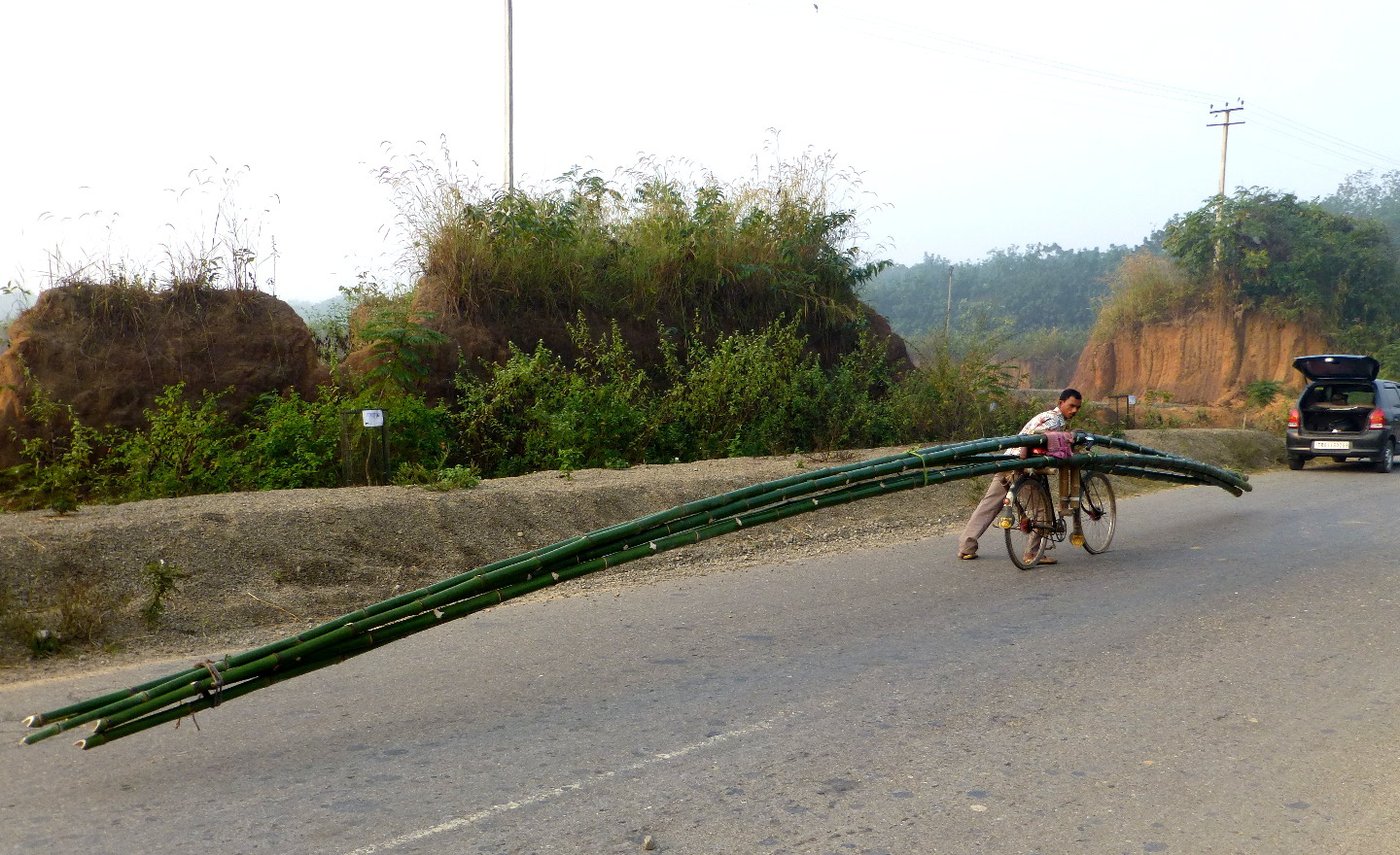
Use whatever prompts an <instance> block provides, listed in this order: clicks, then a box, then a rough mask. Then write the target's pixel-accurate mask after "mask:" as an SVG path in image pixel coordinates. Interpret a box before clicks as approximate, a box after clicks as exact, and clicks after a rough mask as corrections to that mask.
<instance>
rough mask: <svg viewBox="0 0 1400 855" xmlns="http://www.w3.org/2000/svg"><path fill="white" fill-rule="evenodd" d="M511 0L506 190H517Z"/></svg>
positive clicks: (509, 13) (508, 1)
mask: <svg viewBox="0 0 1400 855" xmlns="http://www.w3.org/2000/svg"><path fill="white" fill-rule="evenodd" d="M514 23H515V16H514V14H513V13H512V10H511V0H506V192H507V193H514V192H515V63H514V61H513V59H512V57H511V51H512V49H513V45H514V41H515V34H514V32H513V31H514Z"/></svg>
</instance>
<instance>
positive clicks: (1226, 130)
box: [1206, 100, 1244, 197]
mask: <svg viewBox="0 0 1400 855" xmlns="http://www.w3.org/2000/svg"><path fill="white" fill-rule="evenodd" d="M1210 107H1211V109H1210V114H1211V115H1212V116H1218V115H1220V114H1221V113H1224V114H1225V119H1224V120H1223V121H1219V122H1211V123H1209V124H1207V125H1206V127H1208V128H1219V129H1220V195H1221V196H1222V197H1223V196H1224V195H1225V156H1226V155H1227V154H1229V151H1230V127H1231V126H1232V125H1243V124H1244V122H1232V121H1230V114H1231V113H1234V112H1236V111H1237V110H1243V109H1244V101H1243V100H1241V101H1240V103H1239V104H1238V105H1236V106H1234V107H1231V106H1230V102H1229V101H1226V102H1225V106H1224V107H1221V108H1220V109H1218V110H1217V109H1216V108H1215V105H1214V104H1211V105H1210Z"/></svg>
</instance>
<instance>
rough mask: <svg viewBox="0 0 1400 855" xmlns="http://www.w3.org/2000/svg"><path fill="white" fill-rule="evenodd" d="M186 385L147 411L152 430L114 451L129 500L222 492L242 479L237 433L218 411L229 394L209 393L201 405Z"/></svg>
mask: <svg viewBox="0 0 1400 855" xmlns="http://www.w3.org/2000/svg"><path fill="white" fill-rule="evenodd" d="M184 393H185V384H184V383H177V384H175V385H174V386H169V387H167V388H166V389H165V391H164V392H162V393H161V395H160V396H159V397H157V398H156V401H155V406H154V407H153V408H152V409H148V410H146V411H145V415H146V420H147V423H148V425H149V426H148V427H147V429H146V430H144V431H138V432H134V433H131V434H128V435H127V436H126V438H125V439H124V440H123V441H122V442H121V444H120V445H118V446H117V448H116V450H115V457H116V464H117V466H118V467H119V470H120V473H121V474H120V475H119V481H120V484H121V490H122V492H123V494H124V496H125V497H126V498H129V499H155V498H163V497H171V496H192V495H198V494H200V493H222V492H226V491H228V490H230V489H232V488H233V487H234V485H235V483H236V479H237V477H238V474H239V465H238V456H237V450H236V445H235V440H236V435H237V430H236V428H235V426H234V425H233V424H232V422H230V421H229V419H228V417H227V416H226V415H224V413H223V412H222V411H221V410H220V409H219V398H220V397H222V396H223V394H224V393H220V394H213V393H210V392H208V391H206V392H204V394H203V395H201V396H200V398H199V403H198V405H197V406H192V405H191V404H190V402H189V401H188V400H186V399H185V394H184Z"/></svg>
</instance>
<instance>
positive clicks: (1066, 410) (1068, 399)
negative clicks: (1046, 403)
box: [1058, 389, 1084, 420]
mask: <svg viewBox="0 0 1400 855" xmlns="http://www.w3.org/2000/svg"><path fill="white" fill-rule="evenodd" d="M1082 406H1084V396H1083V395H1081V394H1079V390H1078V389H1066V390H1064V391H1063V392H1061V393H1060V404H1059V408H1058V409H1059V411H1060V415H1062V416H1064V417H1065V419H1066V420H1069V419H1072V418H1074V414H1075V413H1077V412H1079V408H1080V407H1082Z"/></svg>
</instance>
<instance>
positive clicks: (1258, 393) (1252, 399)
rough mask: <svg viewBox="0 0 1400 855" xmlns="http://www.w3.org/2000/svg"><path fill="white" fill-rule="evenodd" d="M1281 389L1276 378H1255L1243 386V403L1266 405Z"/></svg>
mask: <svg viewBox="0 0 1400 855" xmlns="http://www.w3.org/2000/svg"><path fill="white" fill-rule="evenodd" d="M1282 391H1283V383H1282V382H1281V381H1278V380H1255V381H1253V382H1251V383H1249V384H1247V385H1246V386H1245V387H1244V399H1245V403H1247V404H1249V405H1250V406H1251V407H1267V406H1268V405H1269V404H1272V403H1273V401H1274V398H1277V397H1278V395H1279V393H1280V392H1282Z"/></svg>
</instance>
